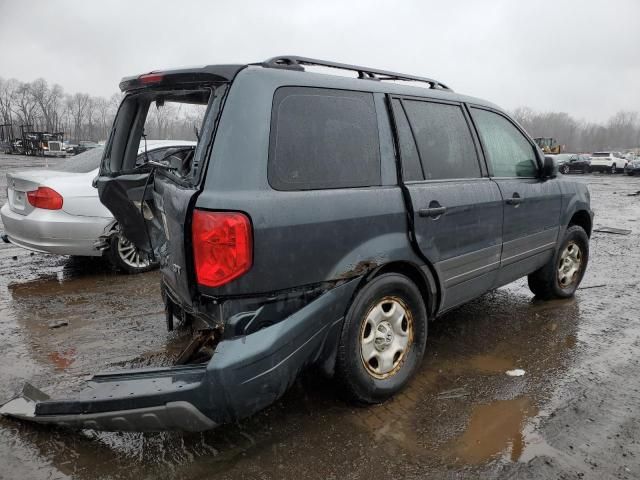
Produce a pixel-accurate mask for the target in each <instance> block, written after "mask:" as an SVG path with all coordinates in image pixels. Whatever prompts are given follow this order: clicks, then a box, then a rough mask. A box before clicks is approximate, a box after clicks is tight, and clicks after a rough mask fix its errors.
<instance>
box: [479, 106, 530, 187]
mask: <svg viewBox="0 0 640 480" xmlns="http://www.w3.org/2000/svg"><path fill="white" fill-rule="evenodd" d="M472 115H473V119H474V121H475V123H476V126H477V127H478V132H479V134H480V138H481V140H482V143H483V145H484V148H485V150H486V154H487V156H488V157H489V162H490V163H491V166H492V167H493V176H495V177H535V176H536V175H537V173H538V168H537V166H536V156H535V150H534V149H533V146H532V145H531V144H530V143H529V141H528V140H527V138H526V137H525V136H524V135H523V134H522V133H520V130H518V129H517V128H516V127H515V126H514V125H513V124H512V123H511V122H509V120H507V119H506V118H504V117H503V116H502V115H498V114H497V113H493V112H489V111H487V110H480V109H475V108H474V109H472Z"/></svg>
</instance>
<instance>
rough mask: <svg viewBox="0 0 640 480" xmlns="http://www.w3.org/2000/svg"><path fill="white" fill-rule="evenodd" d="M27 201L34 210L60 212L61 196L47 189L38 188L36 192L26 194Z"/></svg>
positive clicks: (51, 189)
mask: <svg viewBox="0 0 640 480" xmlns="http://www.w3.org/2000/svg"><path fill="white" fill-rule="evenodd" d="M27 200H28V201H29V203H30V204H31V205H33V206H34V207H36V208H44V209H47V210H60V209H61V208H62V195H60V194H59V193H58V192H56V191H55V190H54V189H53V188H49V187H38V189H37V190H33V191H31V192H27Z"/></svg>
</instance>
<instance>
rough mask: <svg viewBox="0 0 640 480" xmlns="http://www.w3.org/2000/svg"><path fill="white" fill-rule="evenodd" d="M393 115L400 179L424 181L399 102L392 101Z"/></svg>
mask: <svg viewBox="0 0 640 480" xmlns="http://www.w3.org/2000/svg"><path fill="white" fill-rule="evenodd" d="M393 114H394V118H395V121H396V129H397V130H398V142H399V144H400V157H401V159H402V177H403V178H404V179H405V180H424V175H423V173H422V167H421V166H420V157H418V150H417V148H416V142H415V141H414V139H413V134H412V133H411V128H410V127H409V122H408V121H407V117H406V115H405V113H404V109H403V108H402V104H401V103H400V100H397V99H395V100H393Z"/></svg>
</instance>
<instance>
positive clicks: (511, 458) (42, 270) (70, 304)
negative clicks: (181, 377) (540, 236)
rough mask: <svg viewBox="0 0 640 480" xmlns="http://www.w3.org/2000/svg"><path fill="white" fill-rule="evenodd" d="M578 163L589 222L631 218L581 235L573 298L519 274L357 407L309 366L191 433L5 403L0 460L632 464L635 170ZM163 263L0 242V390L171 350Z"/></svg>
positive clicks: (106, 469) (639, 350)
mask: <svg viewBox="0 0 640 480" xmlns="http://www.w3.org/2000/svg"><path fill="white" fill-rule="evenodd" d="M58 162H60V160H49V161H48V164H49V168H51V166H52V165H53V166H55V164H57V163H58ZM43 165H44V159H41V158H38V159H34V158H25V157H16V156H6V155H0V204H3V203H4V202H5V201H6V178H5V175H4V174H5V173H6V172H7V171H10V170H16V169H20V168H26V167H29V168H33V167H42V166H43ZM574 178H576V179H578V180H579V181H583V182H587V183H588V184H589V187H590V189H591V195H592V204H593V208H594V210H595V211H596V218H595V224H596V228H597V227H598V226H611V227H619V228H627V229H631V230H632V233H631V234H630V235H626V236H623V235H612V234H604V233H597V232H595V233H594V234H593V236H592V241H591V259H590V266H589V268H588V270H587V274H586V276H585V278H584V281H583V283H582V287H581V289H580V290H579V291H578V293H577V295H576V297H575V298H574V299H571V300H563V301H552V302H539V301H536V300H534V299H533V295H532V294H531V293H530V292H529V290H528V289H527V288H526V282H525V281H523V280H520V281H518V282H516V283H514V284H512V285H509V286H507V287H505V288H501V289H498V290H496V291H493V292H491V293H489V294H486V295H484V296H483V297H481V298H479V299H477V300H475V301H473V302H471V303H470V304H468V305H466V306H464V307H461V308H458V309H456V310H455V311H453V312H451V313H449V314H447V315H446V316H444V317H443V318H441V319H438V320H437V321H435V322H433V323H432V324H431V325H430V332H429V344H428V349H427V355H426V357H425V360H424V363H423V365H422V369H421V371H420V373H419V374H418V376H417V378H416V379H415V381H413V382H412V383H411V385H410V386H409V388H407V389H406V391H405V392H403V393H402V394H401V395H399V396H398V397H397V398H394V399H392V400H391V401H389V402H387V403H385V404H384V405H381V406H377V407H371V408H362V409H361V408H354V407H352V406H350V405H347V404H345V403H344V402H342V401H341V400H340V399H339V398H338V396H337V394H336V392H335V391H334V390H333V386H332V384H331V382H329V381H327V380H324V379H322V378H320V377H319V376H318V375H314V374H308V375H305V376H303V377H302V378H301V379H300V380H299V381H297V382H296V384H295V385H294V387H293V388H292V389H291V390H290V391H289V392H288V393H287V394H286V395H285V397H284V398H283V399H282V400H281V401H279V402H277V403H276V404H275V405H273V406H272V407H270V408H268V409H267V410H265V411H263V412H261V413H259V414H258V415H256V416H254V417H253V418H250V419H248V420H246V421H244V422H241V423H239V424H237V425H231V426H225V427H221V428H219V429H217V430H214V431H211V432H205V433H202V434H176V433H161V434H128V433H96V432H89V431H85V432H67V431H63V430H56V429H51V428H43V427H38V426H35V425H28V424H22V423H19V422H16V421H12V420H8V419H0V465H2V466H3V467H2V469H0V477H1V478H30V479H57V478H78V479H85V478H86V479H95V478H136V479H138V480H140V479H147V478H149V479H151V478H153V479H157V478H185V479H186V478H221V479H222V478H233V479H235V478H293V477H297V478H300V477H302V478H319V479H320V478H321V479H326V478H336V479H344V478H366V479H371V478H384V477H386V478H427V477H432V478H488V477H491V478H494V477H495V478H519V479H520V478H531V479H533V478H535V479H540V478H554V479H556V478H566V479H572V478H598V479H607V478H628V479H632V478H640V421H639V420H638V418H639V416H640V415H639V414H640V316H639V315H638V311H639V309H638V307H637V303H638V291H639V289H638V286H639V282H640V272H639V269H638V265H639V264H640V262H639V259H640V248H639V247H640V242H639V234H640V196H628V194H630V193H634V192H637V191H639V190H640V178H636V177H627V176H625V175H588V176H574ZM1 228H2V226H1V225H0V230H1ZM159 280H160V277H159V275H158V273H157V272H151V273H147V274H142V275H138V276H124V275H118V274H115V273H113V272H112V271H111V269H110V268H109V266H108V265H107V263H106V262H103V261H102V260H100V259H94V260H83V259H77V258H69V257H57V256H49V255H43V254H38V253H31V252H29V251H26V250H22V249H20V248H18V247H15V246H12V245H7V244H0V351H1V352H2V354H3V362H2V363H1V364H0V403H2V402H4V401H6V400H9V399H10V398H11V397H12V396H14V395H15V394H16V392H18V391H19V389H20V388H21V386H22V384H23V383H24V382H25V381H29V382H31V383H33V384H34V385H36V386H38V387H40V388H42V389H43V390H44V391H46V392H47V393H50V394H52V395H65V394H68V393H69V391H70V390H72V389H74V388H76V387H77V386H78V385H79V384H80V383H81V382H83V381H84V380H85V379H86V377H87V375H89V374H91V373H92V372H93V373H95V372H97V371H104V370H109V369H120V368H127V367H131V366H142V365H159V364H169V363H170V362H171V360H172V358H174V357H175V356H176V355H177V353H178V352H179V350H180V348H181V346H182V345H183V344H184V342H185V338H184V335H182V336H181V334H179V333H175V332H174V333H171V334H169V333H167V332H166V329H165V326H164V315H163V311H162V304H161V299H160V289H159ZM62 319H64V320H65V321H67V322H68V323H69V325H68V326H66V327H61V328H57V329H51V328H49V324H50V322H55V321H58V320H62ZM513 368H521V369H524V370H525V372H526V373H525V375H524V376H521V377H509V376H507V375H505V371H506V370H510V369H513Z"/></svg>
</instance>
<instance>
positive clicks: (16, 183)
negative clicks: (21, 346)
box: [0, 140, 196, 273]
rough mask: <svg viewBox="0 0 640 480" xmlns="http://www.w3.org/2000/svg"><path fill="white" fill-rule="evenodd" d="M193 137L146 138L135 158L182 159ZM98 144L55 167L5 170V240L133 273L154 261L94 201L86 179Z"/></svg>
mask: <svg viewBox="0 0 640 480" xmlns="http://www.w3.org/2000/svg"><path fill="white" fill-rule="evenodd" d="M195 145H196V142H192V141H186V140H184V141H183V140H148V141H147V142H146V152H145V145H144V143H142V144H141V145H140V149H139V152H138V158H139V163H140V164H142V163H144V162H146V160H147V159H149V160H153V161H155V162H161V161H163V159H164V161H166V159H169V158H170V157H171V161H176V160H177V161H178V162H180V161H185V160H186V159H188V158H190V156H192V155H193V150H194V149H195ZM103 151H104V148H103V147H99V148H94V149H91V150H88V151H86V152H84V153H81V154H80V155H77V156H75V157H73V158H71V159H69V160H67V161H66V162H65V163H64V164H63V165H62V167H61V168H59V169H57V170H45V169H43V170H29V171H21V172H13V173H8V174H7V198H8V201H7V203H6V204H5V205H4V206H3V207H2V209H0V217H2V223H3V224H4V228H5V232H4V233H5V234H4V235H3V236H2V238H3V240H5V241H6V242H11V243H13V244H15V245H18V246H20V247H23V248H27V249H29V250H35V251H37V252H44V253H53V254H57V255H77V256H102V255H105V254H106V255H108V257H109V260H110V261H111V262H112V263H113V264H114V266H115V267H116V268H118V269H119V270H122V271H125V272H127V273H138V272H143V271H146V270H149V269H151V268H153V267H154V266H155V265H154V264H153V263H152V262H151V261H150V259H149V257H148V256H147V255H146V254H145V253H144V252H141V251H139V250H138V249H137V248H136V247H135V246H134V245H133V244H131V243H130V242H129V241H128V240H127V239H126V238H124V237H123V236H122V235H121V234H120V232H119V230H118V228H117V224H116V222H115V220H114V218H113V216H112V215H111V212H110V211H109V210H107V208H106V207H105V206H104V205H102V203H100V199H99V198H98V191H97V190H96V189H95V188H94V187H93V186H92V181H93V179H94V178H95V177H96V175H97V174H98V167H99V165H100V160H101V158H102V153H103Z"/></svg>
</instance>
